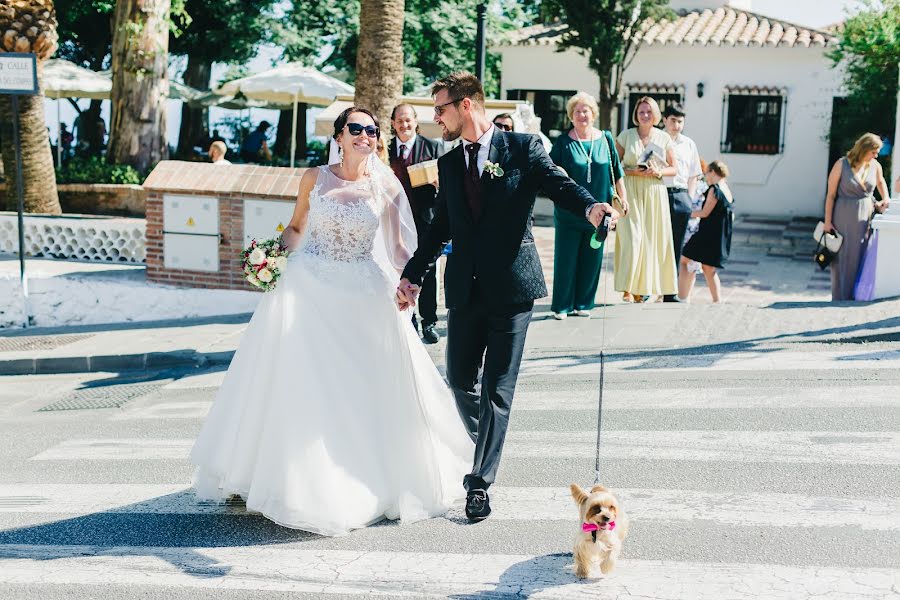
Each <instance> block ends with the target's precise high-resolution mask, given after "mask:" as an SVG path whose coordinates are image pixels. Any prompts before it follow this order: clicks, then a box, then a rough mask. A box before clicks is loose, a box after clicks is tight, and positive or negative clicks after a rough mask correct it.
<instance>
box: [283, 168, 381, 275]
mask: <svg viewBox="0 0 900 600" xmlns="http://www.w3.org/2000/svg"><path fill="white" fill-rule="evenodd" d="M371 186H372V183H371V182H370V180H369V179H368V178H366V179H363V180H360V181H345V180H343V179H340V178H339V177H337V176H336V175H334V173H332V172H331V170H330V169H329V168H328V167H327V166H322V167H319V174H318V177H317V179H316V185H315V186H314V187H313V189H312V191H311V192H310V193H309V220H308V221H307V224H306V232H305V234H304V236H303V240H302V241H301V243H300V247H299V248H298V249H297V250H298V251H299V252H303V253H305V254H307V255H312V256H315V257H318V258H323V259H328V260H333V261H339V262H345V263H352V262H362V261H365V260H370V259H371V258H372V249H373V245H374V243H375V235H376V233H377V231H378V224H379V221H380V218H381V211H382V210H383V208H382V207H380V206H378V205H377V204H376V201H375V199H374V196H373V194H372V187H371Z"/></svg>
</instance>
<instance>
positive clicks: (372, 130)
mask: <svg viewBox="0 0 900 600" xmlns="http://www.w3.org/2000/svg"><path fill="white" fill-rule="evenodd" d="M347 131H349V132H350V135H352V136H353V137H356V136H358V135H359V134H361V133H362V132H363V131H365V132H366V135H367V136H369V137H370V138H377V137H378V134H379V133H380V131H379V129H378V128H377V127H375V126H374V125H363V124H362V123H347Z"/></svg>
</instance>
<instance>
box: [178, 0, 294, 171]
mask: <svg viewBox="0 0 900 600" xmlns="http://www.w3.org/2000/svg"><path fill="white" fill-rule="evenodd" d="M276 2H277V0H186V1H185V4H184V11H183V13H182V14H181V15H178V16H175V17H174V18H173V22H174V23H175V25H176V27H177V29H178V31H173V32H172V33H171V34H170V36H169V52H170V53H171V54H174V55H180V56H186V57H187V67H186V69H185V71H184V75H183V80H184V83H185V84H186V85H189V86H191V87H193V88H195V89H198V90H203V91H206V90H209V89H210V78H211V74H212V65H213V63H216V62H219V63H229V64H241V63H246V62H247V61H249V60H250V59H251V58H253V57H254V56H255V55H256V52H257V49H258V47H259V44H260V43H261V42H263V41H265V40H267V38H268V37H269V32H270V31H271V28H272V24H273V23H272V15H271V9H272V7H273V5H274V4H275V3H276ZM176 34H177V35H176ZM208 139H209V110H208V109H205V108H196V107H192V106H188V105H187V104H186V103H185V104H184V105H183V106H182V108H181V130H180V132H179V136H178V154H187V153H189V152H190V150H191V148H192V147H193V146H195V145H203V144H205V143H206V142H207V140H208Z"/></svg>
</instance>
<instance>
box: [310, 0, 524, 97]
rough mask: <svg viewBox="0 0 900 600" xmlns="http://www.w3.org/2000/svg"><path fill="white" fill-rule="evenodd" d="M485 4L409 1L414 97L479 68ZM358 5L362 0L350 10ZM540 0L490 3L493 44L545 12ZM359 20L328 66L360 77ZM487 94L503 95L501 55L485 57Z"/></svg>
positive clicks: (406, 36)
mask: <svg viewBox="0 0 900 600" xmlns="http://www.w3.org/2000/svg"><path fill="white" fill-rule="evenodd" d="M480 1H481V0H445V1H444V2H441V3H435V2H432V1H430V0H407V1H406V10H405V17H404V28H403V45H402V48H403V56H404V80H403V91H404V93H407V94H408V93H410V92H412V91H414V90H417V89H419V88H421V87H423V86H426V85H428V84H429V83H431V82H433V81H434V80H436V79H439V78H440V77H442V76H444V75H446V74H447V73H450V72H452V71H457V70H460V69H467V70H470V71H474V70H475V29H476V20H475V14H476V13H475V11H476V7H477V6H478V4H479V3H480ZM352 5H357V6H358V2H357V1H356V0H351V1H350V2H347V3H346V5H345V6H347V7H349V6H352ZM538 6H539V4H538V3H537V0H529V1H528V2H516V1H514V0H492V1H491V2H489V3H488V15H487V32H486V33H487V36H486V37H487V39H488V40H489V41H488V45H490V44H492V43H496V42H498V41H500V40H502V39H505V38H506V37H507V36H508V35H509V33H510V32H512V31H514V30H516V29H519V28H520V27H523V26H525V25H528V24H530V23H531V22H532V21H533V20H534V18H535V17H536V16H537V15H538V14H539V11H538ZM358 40H359V22H358V21H357V20H350V21H348V22H346V23H344V24H343V26H342V28H340V29H339V30H338V31H337V32H336V33H335V44H334V49H333V51H332V52H331V53H330V54H329V55H328V56H327V57H326V58H325V59H324V63H325V64H328V65H331V66H334V67H335V68H337V69H338V71H340V72H343V73H346V74H347V75H348V81H350V82H353V81H354V80H355V77H356V49H357V46H358V43H359V42H358ZM484 79H485V81H484V85H485V92H486V93H487V95H488V96H496V95H497V94H498V93H499V92H500V56H499V54H497V53H494V52H490V51H489V52H488V53H487V55H486V56H485V78H484Z"/></svg>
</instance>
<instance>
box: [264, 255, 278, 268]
mask: <svg viewBox="0 0 900 600" xmlns="http://www.w3.org/2000/svg"><path fill="white" fill-rule="evenodd" d="M275 262H276V261H275V257H274V256H270V257H269V258H267V259H266V267H268V268H269V269H273V268H275Z"/></svg>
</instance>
